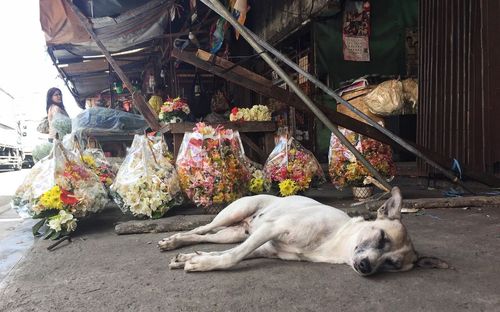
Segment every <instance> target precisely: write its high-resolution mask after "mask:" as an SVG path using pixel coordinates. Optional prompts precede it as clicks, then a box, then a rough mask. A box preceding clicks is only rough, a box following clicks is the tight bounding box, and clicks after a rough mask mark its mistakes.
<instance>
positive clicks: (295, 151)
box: [264, 133, 325, 196]
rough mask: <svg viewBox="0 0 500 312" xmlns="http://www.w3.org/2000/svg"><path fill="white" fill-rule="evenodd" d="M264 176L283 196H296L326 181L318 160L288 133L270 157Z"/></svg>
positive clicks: (265, 166) (280, 140)
mask: <svg viewBox="0 0 500 312" xmlns="http://www.w3.org/2000/svg"><path fill="white" fill-rule="evenodd" d="M264 176H265V179H266V180H267V181H269V183H270V185H271V188H272V189H275V190H279V194H280V195H281V196H290V195H295V194H297V193H298V192H302V191H305V190H307V189H308V188H309V187H310V186H312V185H318V184H321V183H323V182H324V181H325V176H324V174H323V170H322V169H321V166H320V165H319V163H318V160H317V159H316V158H315V157H314V155H313V154H312V153H311V152H310V151H308V150H307V149H305V148H304V147H303V146H302V145H300V143H299V142H298V141H296V140H295V139H294V138H293V137H290V138H289V136H288V134H287V133H285V134H281V135H280V137H279V140H278V144H277V145H276V147H275V148H274V150H273V151H272V152H271V154H270V155H269V157H268V159H267V161H266V163H265V165H264Z"/></svg>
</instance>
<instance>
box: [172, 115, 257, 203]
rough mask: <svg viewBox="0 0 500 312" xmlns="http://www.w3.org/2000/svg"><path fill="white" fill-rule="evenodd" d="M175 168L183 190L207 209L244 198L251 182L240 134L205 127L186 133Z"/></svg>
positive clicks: (201, 126)
mask: <svg viewBox="0 0 500 312" xmlns="http://www.w3.org/2000/svg"><path fill="white" fill-rule="evenodd" d="M176 165H177V171H178V173H179V178H180V183H181V188H182V190H183V191H184V193H185V194H186V195H187V197H188V198H189V199H190V200H192V201H193V202H194V203H195V204H196V205H198V206H201V207H204V208H205V207H208V206H211V205H222V204H227V203H230V202H232V201H234V200H236V199H238V198H240V197H242V196H243V195H244V194H245V192H246V189H247V184H248V181H249V179H250V173H249V171H248V169H247V167H246V166H245V164H244V161H243V158H242V145H241V139H240V136H239V133H238V132H237V131H233V130H230V129H224V128H222V127H217V128H213V127H211V126H207V125H206V124H205V123H198V124H196V127H195V128H194V129H193V132H186V134H185V135H184V140H183V142H182V145H181V147H180V150H179V154H178V156H177V161H176Z"/></svg>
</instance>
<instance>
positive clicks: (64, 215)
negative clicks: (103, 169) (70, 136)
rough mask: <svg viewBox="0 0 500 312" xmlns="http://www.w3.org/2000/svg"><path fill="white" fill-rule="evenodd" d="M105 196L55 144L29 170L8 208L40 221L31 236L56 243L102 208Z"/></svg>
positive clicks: (85, 171)
mask: <svg viewBox="0 0 500 312" xmlns="http://www.w3.org/2000/svg"><path fill="white" fill-rule="evenodd" d="M106 203H107V192H106V190H105V189H104V186H103V185H102V184H101V183H100V181H99V178H98V177H97V175H95V174H94V173H93V172H92V171H91V170H90V169H88V168H86V167H85V165H84V164H83V162H82V160H81V158H80V157H78V156H76V155H75V154H73V153H71V152H69V151H68V150H67V149H66V148H65V147H64V146H63V145H62V143H61V142H60V141H58V140H56V141H55V143H54V147H53V149H52V151H51V153H50V154H49V155H48V156H47V157H45V158H43V159H42V160H40V161H39V162H38V163H36V165H35V166H34V167H33V168H32V169H31V171H30V173H29V174H28V176H27V177H26V179H25V180H24V182H23V183H22V184H21V186H19V188H18V189H17V191H16V193H15V195H14V198H13V200H12V206H13V208H14V209H16V210H17V212H18V213H19V214H20V215H21V216H22V217H28V216H30V217H32V218H34V219H41V220H40V221H39V222H38V223H37V224H35V226H34V227H33V235H36V236H38V235H41V233H40V231H41V232H44V234H43V235H44V237H45V238H51V239H57V238H59V237H61V236H64V235H68V234H69V233H71V232H73V231H74V230H75V229H76V221H77V219H79V218H83V217H85V216H87V215H88V214H90V213H94V212H97V211H99V210H101V209H102V208H104V206H105V205H106Z"/></svg>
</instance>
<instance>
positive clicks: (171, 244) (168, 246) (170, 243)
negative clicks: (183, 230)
mask: <svg viewBox="0 0 500 312" xmlns="http://www.w3.org/2000/svg"><path fill="white" fill-rule="evenodd" d="M177 237H178V234H175V235H172V236H170V237H166V238H164V239H162V240H161V241H159V242H158V248H160V250H161V251H167V250H172V249H175V248H177V247H179V243H178V239H177Z"/></svg>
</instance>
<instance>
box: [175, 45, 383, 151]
mask: <svg viewBox="0 0 500 312" xmlns="http://www.w3.org/2000/svg"><path fill="white" fill-rule="evenodd" d="M197 54H198V56H197ZM207 54H208V55H210V54H209V53H207V52H204V51H203V52H201V50H198V53H193V52H187V51H180V50H179V49H173V50H172V56H173V57H175V58H177V59H179V60H181V61H184V62H186V63H189V64H191V65H193V66H195V67H198V68H200V69H203V70H205V71H207V72H210V73H212V74H214V75H217V76H219V77H222V78H224V79H226V80H228V81H231V82H232V83H234V84H237V85H240V86H242V87H245V88H247V89H250V90H252V91H255V92H257V93H259V94H262V95H264V96H266V97H270V98H273V99H276V100H278V101H280V102H283V103H287V104H289V105H291V106H294V107H296V108H297V109H300V110H302V111H309V109H308V108H307V107H306V106H305V104H304V103H302V101H301V100H300V99H299V98H298V97H297V96H296V95H295V94H293V93H291V92H289V91H287V90H285V89H282V88H280V87H277V86H274V85H273V83H272V81H270V80H269V79H267V78H265V77H262V76H260V75H258V74H256V73H254V72H252V71H250V70H248V69H246V68H243V67H240V66H236V67H234V68H233V69H232V70H231V71H228V72H226V69H227V68H229V67H231V66H233V65H234V64H233V63H232V62H230V61H227V60H224V59H221V58H219V57H215V59H213V60H212V59H211V60H209V61H206V59H207ZM318 106H319V107H320V108H321V110H322V111H323V112H324V113H325V114H326V115H327V116H328V118H330V119H331V120H332V121H333V122H334V123H335V124H337V125H339V126H341V127H344V128H347V129H350V130H353V131H356V132H358V133H361V134H363V135H366V136H368V137H371V138H373V139H376V140H378V141H381V142H384V143H387V144H391V143H392V141H391V140H389V138H388V137H387V136H385V135H383V134H382V133H381V132H380V131H378V130H377V129H375V128H373V127H372V126H369V125H367V124H365V123H363V122H360V121H358V120H356V119H353V118H351V117H349V116H346V115H344V114H341V113H338V112H337V111H335V110H334V109H331V108H329V107H326V106H324V105H318Z"/></svg>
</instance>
